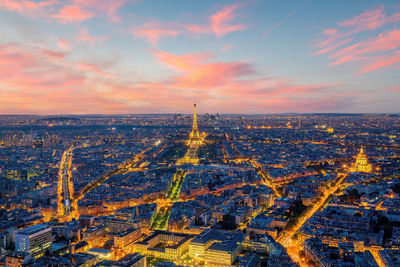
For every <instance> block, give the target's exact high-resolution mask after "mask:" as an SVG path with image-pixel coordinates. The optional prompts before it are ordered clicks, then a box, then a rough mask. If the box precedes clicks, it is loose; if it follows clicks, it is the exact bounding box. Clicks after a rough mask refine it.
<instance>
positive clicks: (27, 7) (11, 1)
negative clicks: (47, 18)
mask: <svg viewBox="0 0 400 267" xmlns="http://www.w3.org/2000/svg"><path fill="white" fill-rule="evenodd" d="M58 3H59V2H58V0H47V1H40V2H34V1H28V0H20V1H15V0H0V8H1V9H4V10H7V11H11V12H18V13H20V14H22V15H26V16H37V15H41V14H43V13H44V11H45V10H46V8H49V7H52V6H54V5H57V4H58Z"/></svg>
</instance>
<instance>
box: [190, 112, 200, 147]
mask: <svg viewBox="0 0 400 267" xmlns="http://www.w3.org/2000/svg"><path fill="white" fill-rule="evenodd" d="M189 138H190V143H196V142H199V141H200V133H199V129H198V128H197V111H196V104H194V105H193V127H192V132H191V133H190V134H189Z"/></svg>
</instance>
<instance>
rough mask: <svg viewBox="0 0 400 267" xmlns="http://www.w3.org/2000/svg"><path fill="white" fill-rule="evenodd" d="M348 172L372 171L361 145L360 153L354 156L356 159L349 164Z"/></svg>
mask: <svg viewBox="0 0 400 267" xmlns="http://www.w3.org/2000/svg"><path fill="white" fill-rule="evenodd" d="M349 171H350V172H366V173H371V172H372V164H370V163H368V159H367V155H365V153H364V148H363V147H361V149H360V153H358V155H357V156H356V161H355V162H354V163H353V164H352V165H351V167H350V169H349Z"/></svg>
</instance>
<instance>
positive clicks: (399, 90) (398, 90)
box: [389, 86, 400, 92]
mask: <svg viewBox="0 0 400 267" xmlns="http://www.w3.org/2000/svg"><path fill="white" fill-rule="evenodd" d="M389 91H395V92H400V86H392V87H390V88H389Z"/></svg>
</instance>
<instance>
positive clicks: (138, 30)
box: [132, 22, 182, 45]
mask: <svg viewBox="0 0 400 267" xmlns="http://www.w3.org/2000/svg"><path fill="white" fill-rule="evenodd" d="M174 28H175V27H168V26H167V27H166V26H165V25H161V24H160V23H157V22H148V23H145V24H143V25H141V26H139V27H134V28H133V30H132V33H133V36H134V37H135V38H143V39H145V40H147V41H148V42H149V43H152V44H153V45H156V44H157V42H158V41H159V40H160V39H161V38H165V37H175V36H178V35H180V34H181V33H182V31H181V30H179V29H174Z"/></svg>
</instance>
